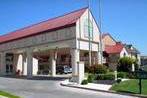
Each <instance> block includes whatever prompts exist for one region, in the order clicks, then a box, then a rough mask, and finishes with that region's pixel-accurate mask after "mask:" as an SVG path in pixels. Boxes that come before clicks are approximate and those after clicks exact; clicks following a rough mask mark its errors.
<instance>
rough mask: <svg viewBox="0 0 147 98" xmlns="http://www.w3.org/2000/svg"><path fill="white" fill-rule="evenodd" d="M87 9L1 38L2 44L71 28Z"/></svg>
mask: <svg viewBox="0 0 147 98" xmlns="http://www.w3.org/2000/svg"><path fill="white" fill-rule="evenodd" d="M86 9H87V8H83V9H80V10H77V11H74V12H71V13H68V14H65V15H63V16H59V17H56V18H53V19H49V20H46V21H43V22H40V23H38V24H34V25H32V26H28V27H25V28H22V29H19V30H16V31H14V32H10V33H9V34H6V35H3V36H0V43H4V42H8V41H12V40H16V39H20V38H24V37H28V36H32V35H36V34H40V33H42V32H43V31H51V30H55V29H59V28H61V27H66V26H71V25H74V24H75V23H76V21H77V20H78V19H79V18H80V17H81V15H82V14H83V13H84V12H85V11H86Z"/></svg>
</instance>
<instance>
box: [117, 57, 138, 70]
mask: <svg viewBox="0 0 147 98" xmlns="http://www.w3.org/2000/svg"><path fill="white" fill-rule="evenodd" d="M136 62H137V61H136V59H133V58H131V57H122V58H120V59H119V61H118V66H117V70H118V71H123V72H129V71H131V70H132V64H134V65H135V67H136V66H137V65H136V64H137V63H136Z"/></svg>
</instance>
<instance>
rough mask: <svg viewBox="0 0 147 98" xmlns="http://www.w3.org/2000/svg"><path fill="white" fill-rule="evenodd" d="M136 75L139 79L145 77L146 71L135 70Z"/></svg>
mask: <svg viewBox="0 0 147 98" xmlns="http://www.w3.org/2000/svg"><path fill="white" fill-rule="evenodd" d="M135 73H136V76H137V78H139V79H147V72H146V71H136V72H135Z"/></svg>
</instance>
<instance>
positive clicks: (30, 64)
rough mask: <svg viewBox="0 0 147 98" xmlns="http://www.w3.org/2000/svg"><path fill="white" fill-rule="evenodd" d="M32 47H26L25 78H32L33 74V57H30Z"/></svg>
mask: <svg viewBox="0 0 147 98" xmlns="http://www.w3.org/2000/svg"><path fill="white" fill-rule="evenodd" d="M32 52H33V49H32V48H28V49H27V51H26V53H27V78H32V74H33V57H32Z"/></svg>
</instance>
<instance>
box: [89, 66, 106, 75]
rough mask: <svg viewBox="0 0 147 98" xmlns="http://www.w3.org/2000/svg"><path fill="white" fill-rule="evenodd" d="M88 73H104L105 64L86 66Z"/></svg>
mask: <svg viewBox="0 0 147 98" xmlns="http://www.w3.org/2000/svg"><path fill="white" fill-rule="evenodd" d="M88 70H89V73H92V74H105V73H107V72H108V68H107V66H105V65H98V64H96V65H92V66H90V67H89V68H88Z"/></svg>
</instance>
